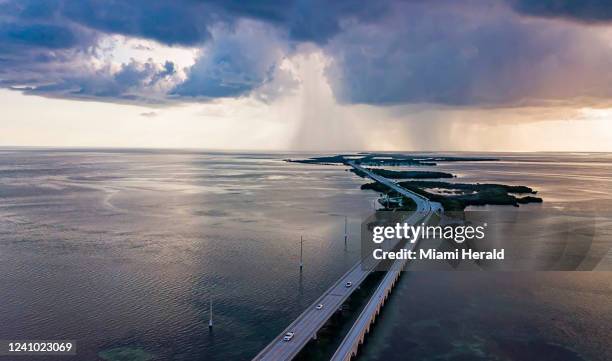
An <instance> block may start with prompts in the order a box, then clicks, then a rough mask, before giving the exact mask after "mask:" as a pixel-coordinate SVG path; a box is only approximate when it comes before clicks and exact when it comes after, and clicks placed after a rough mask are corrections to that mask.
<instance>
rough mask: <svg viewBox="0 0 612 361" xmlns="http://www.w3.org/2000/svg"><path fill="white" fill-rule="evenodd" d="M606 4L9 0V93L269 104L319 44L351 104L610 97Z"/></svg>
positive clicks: (3, 8)
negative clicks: (113, 51)
mask: <svg viewBox="0 0 612 361" xmlns="http://www.w3.org/2000/svg"><path fill="white" fill-rule="evenodd" d="M608 3H609V2H607V1H595V0H590V1H576V2H574V1H560V0H557V1H553V0H542V1H526V0H505V1H504V0H500V1H497V2H491V1H485V0H482V1H481V0H466V1H454V0H435V1H422V0H405V1H400V0H396V1H394V0H383V1H365V0H360V1H354V0H353V1H350V0H336V1H323V0H293V1H281V0H261V1H239V0H201V1H197V0H174V1H170V0H111V1H109V0H8V1H2V0H0V49H2V50H1V53H0V65H1V67H0V86H2V87H11V88H18V89H22V90H23V89H25V92H27V93H32V94H38V95H45V96H52V97H68V98H87V99H100V100H104V101H120V102H121V101H125V100H129V101H136V102H141V101H143V102H162V103H163V102H165V101H168V100H169V99H171V100H176V99H178V100H181V101H182V100H185V101H198V100H201V99H205V98H218V97H237V96H242V95H245V94H252V92H253V91H254V90H257V89H259V90H261V89H264V88H265V89H266V90H265V91H266V92H267V93H266V94H265V95H264V96H262V97H261V98H265V99H267V101H270V99H273V98H274V97H275V96H280V95H282V94H283V92H284V91H285V90H286V89H290V88H291V87H292V86H295V84H296V79H294V78H293V77H292V76H291V75H289V74H288V73H287V72H285V71H283V69H281V63H282V62H283V59H285V58H286V57H288V56H291V55H292V54H294V53H295V52H297V51H300V50H299V49H300V47H299V46H298V45H299V44H300V43H303V42H312V43H315V44H316V45H317V46H318V47H319V48H320V49H323V51H324V52H325V54H326V55H327V56H328V57H329V58H330V59H331V61H332V63H331V65H330V66H329V67H328V69H327V73H326V74H327V76H328V79H329V81H330V84H331V85H332V88H333V91H334V95H335V96H336V97H337V98H338V99H339V100H340V101H343V102H346V103H367V104H375V105H386V104H411V103H433V104H443V105H453V106H454V105H462V106H483V105H484V106H498V105H504V106H506V105H520V104H525V103H533V102H536V101H545V102H551V101H554V102H568V101H573V100H575V99H577V98H584V97H588V98H609V97H611V96H612V85H611V84H612V79H610V77H609V76H608V75H607V74H608V71H607V69H609V68H610V67H611V66H612V61H611V60H610V59H612V53H611V52H610V51H609V50H608V48H609V47H608V46H607V45H606V41H605V39H603V38H602V37H601V36H598V35H596V34H595V33H594V32H593V31H592V29H590V27H589V26H587V25H585V24H584V23H590V22H604V21H607V20H608V19H610V15H611V11H612V10H611V9H612V5H608ZM526 15H528V16H526ZM550 17H553V18H556V17H562V18H568V19H575V20H579V21H580V22H581V24H580V25H578V24H576V23H572V22H566V21H550V20H549V19H548V18H550ZM245 24H246V25H245ZM109 34H120V35H123V36H126V37H138V38H144V39H150V40H155V41H157V42H159V43H161V44H164V45H169V46H190V47H198V48H201V49H203V51H202V54H201V56H200V57H199V58H198V59H196V61H195V64H194V65H193V66H192V67H191V68H189V69H186V70H183V69H176V65H175V64H174V63H172V62H166V63H165V64H163V63H162V64H155V63H153V62H152V61H145V62H136V61H131V62H129V63H126V64H122V65H120V66H117V65H116V64H115V65H114V66H111V65H110V64H104V62H105V61H108V59H106V60H103V59H100V57H99V54H98V52H99V50H100V49H99V43H100V39H101V38H103V37H104V36H106V35H109ZM101 62H102V63H103V64H102V65H100V63H101ZM94 65H95V66H94ZM177 73H181V74H185V75H186V78H185V79H184V78H181V77H180V76H177ZM279 79H280V83H282V84H280V85H279V86H277V85H278V84H276V85H274V86H273V85H272V84H275V83H278V82H279Z"/></svg>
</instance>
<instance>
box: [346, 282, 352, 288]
mask: <svg viewBox="0 0 612 361" xmlns="http://www.w3.org/2000/svg"><path fill="white" fill-rule="evenodd" d="M352 285H353V282H347V283H345V284H344V287H346V288H349V287H351V286H352Z"/></svg>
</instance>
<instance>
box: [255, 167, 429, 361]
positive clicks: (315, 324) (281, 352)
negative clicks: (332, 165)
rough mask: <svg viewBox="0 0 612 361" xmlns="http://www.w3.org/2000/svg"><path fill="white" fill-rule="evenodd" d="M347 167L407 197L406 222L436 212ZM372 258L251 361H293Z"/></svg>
mask: <svg viewBox="0 0 612 361" xmlns="http://www.w3.org/2000/svg"><path fill="white" fill-rule="evenodd" d="M348 165H350V166H351V167H353V168H355V169H358V170H360V171H362V172H364V173H365V174H367V175H368V176H369V177H370V178H372V179H374V180H375V181H377V182H380V183H382V184H384V185H386V186H388V187H389V188H392V189H394V190H396V191H397V192H398V193H401V194H403V195H405V196H406V197H410V198H411V199H413V200H414V201H415V203H416V204H417V210H416V211H415V212H414V213H413V214H412V215H411V216H410V217H409V218H408V219H406V222H408V223H412V224H416V223H418V222H420V221H421V220H423V219H424V218H425V217H428V216H429V215H430V214H431V213H432V212H433V211H434V210H435V209H436V206H435V205H434V206H432V202H429V200H427V198H425V197H423V196H421V195H418V194H416V193H413V192H410V191H409V190H407V189H404V188H402V187H400V186H398V185H397V184H396V183H394V182H392V181H390V180H388V179H387V178H384V177H381V176H378V175H376V174H374V173H372V172H370V171H369V170H367V169H364V168H362V167H361V166H359V165H356V164H354V163H352V162H349V163H348ZM396 245H397V243H393V244H386V245H385V246H384V247H383V248H384V249H386V250H391V249H393V248H394V247H395V246H396ZM378 262H380V261H376V260H374V259H373V258H366V259H365V260H361V261H359V262H357V263H356V264H355V265H354V266H353V267H351V268H350V269H349V270H348V271H347V272H346V273H345V274H344V275H343V276H342V277H340V279H338V281H336V282H335V283H334V284H333V285H332V286H331V287H330V288H328V289H327V291H325V292H324V293H323V294H322V295H321V296H320V297H319V298H318V299H317V300H316V301H315V302H313V304H312V305H310V306H308V308H306V310H305V311H304V312H302V313H301V314H300V315H299V316H298V317H297V318H296V319H295V320H294V321H293V322H292V323H291V324H290V325H289V326H287V327H286V328H285V329H284V330H283V332H281V333H280V334H279V335H278V336H276V337H275V338H274V340H272V342H270V343H269V344H268V345H267V346H266V347H265V348H264V349H263V350H261V352H259V354H257V356H255V358H253V360H254V361H264V360H265V361H286V360H291V359H293V358H294V357H295V356H296V355H297V354H298V353H299V352H300V351H301V350H302V348H304V346H306V344H307V343H308V342H310V340H312V339H315V338H316V334H317V332H318V331H319V330H320V329H321V327H323V325H325V323H327V321H328V320H329V319H330V318H331V316H332V315H333V314H334V313H335V312H336V311H337V310H338V309H339V308H340V307H341V306H342V304H343V303H344V302H345V301H346V300H347V298H348V297H349V296H350V295H351V294H352V293H353V291H354V290H355V289H357V288H358V287H359V285H361V283H362V282H363V280H365V278H366V277H367V276H368V275H369V274H370V272H371V270H372V269H374V268H375V266H376V265H377V263H378ZM347 282H351V283H352V286H351V287H346V286H345V285H346V283H347ZM319 304H322V305H323V308H322V309H316V306H317V305H319ZM287 332H293V333H294V336H293V338H292V339H291V340H290V341H284V340H283V337H284V336H285V334H286V333H287Z"/></svg>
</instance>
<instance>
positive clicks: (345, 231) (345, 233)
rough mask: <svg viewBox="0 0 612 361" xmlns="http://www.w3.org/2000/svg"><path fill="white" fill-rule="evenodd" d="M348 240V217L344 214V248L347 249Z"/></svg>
mask: <svg viewBox="0 0 612 361" xmlns="http://www.w3.org/2000/svg"><path fill="white" fill-rule="evenodd" d="M346 241H348V218H347V217H346V216H344V248H345V249H346Z"/></svg>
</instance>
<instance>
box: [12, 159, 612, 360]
mask: <svg viewBox="0 0 612 361" xmlns="http://www.w3.org/2000/svg"><path fill="white" fill-rule="evenodd" d="M306 156H309V155H308V154H278V153H273V154H264V153H231V152H228V153H222V152H217V153H210V152H195V151H165V150H164V151H154V150H108V149H7V148H4V149H0V290H1V295H0V339H75V340H77V349H78V356H76V357H74V358H71V359H76V360H100V359H104V358H106V359H112V358H113V357H114V359H120V358H119V357H118V356H116V355H117V354H119V353H120V352H124V353H126V354H132V355H134V356H132V358H131V359H141V360H146V359H155V360H247V359H250V358H251V357H253V356H254V355H255V354H256V353H257V352H258V351H259V350H260V349H261V348H262V347H263V346H265V345H266V344H267V342H268V341H269V340H270V339H271V338H272V337H273V336H275V335H276V334H277V333H278V332H280V331H281V330H282V329H283V328H284V327H285V326H286V325H287V324H288V323H289V322H291V320H292V319H293V318H294V317H295V316H297V315H298V314H299V313H300V312H301V311H302V310H303V309H304V307H306V306H307V305H309V304H310V303H311V302H312V301H314V299H316V298H317V297H318V296H319V295H320V293H321V292H322V291H324V290H325V289H326V288H327V286H328V285H330V284H331V283H333V282H334V280H335V279H336V278H337V277H338V276H339V275H341V274H342V273H343V272H344V270H346V269H347V268H349V267H350V266H351V265H352V264H353V263H354V262H355V261H356V260H357V259H358V257H359V227H360V222H361V220H362V219H364V218H365V217H367V216H368V215H369V214H370V213H371V212H372V211H373V208H374V207H375V198H376V194H375V193H373V192H368V191H361V190H359V185H360V184H362V183H363V182H364V180H362V179H360V178H358V177H356V176H355V175H353V174H352V173H349V172H346V170H345V168H344V167H342V166H323V165H304V164H297V163H287V162H284V161H283V160H284V159H285V158H289V157H291V158H302V157H306ZM501 156H502V157H503V161H502V162H486V163H451V164H445V165H441V166H440V167H438V169H440V170H443V171H451V172H453V173H457V174H458V175H459V178H458V179H457V180H458V181H459V180H467V181H481V182H483V181H500V182H504V183H509V184H524V185H528V186H532V187H534V188H535V189H537V190H539V191H540V192H539V194H540V195H541V196H542V197H543V198H544V200H545V202H544V203H543V204H542V205H530V206H528V207H530V208H533V207H555V209H587V208H589V209H596V210H598V209H607V210H611V209H612V206H611V205H612V177H611V175H612V157H611V156H610V155H607V154H522V155H501ZM606 207H607V208H606ZM345 216H346V217H347V218H348V220H349V231H350V232H349V233H350V238H349V243H348V245H347V247H346V248H345V246H344V241H343V233H344V217H345ZM610 229H612V227H610ZM608 230H609V229H608ZM602 232H606V228H605V227H603V231H602ZM604 236H605V235H604ZM300 237H303V238H304V264H305V267H304V270H303V272H301V273H300V272H299V269H298V263H299V244H300ZM610 276H611V273H609V272H583V273H556V272H554V273H541V274H533V273H529V274H508V273H505V274H503V275H501V276H500V275H498V274H488V273H479V274H469V273H461V274H459V273H443V272H441V273H407V274H405V275H404V277H402V279H401V282H400V283H399V285H398V288H397V292H394V295H393V297H392V298H391V300H390V303H389V304H388V307H386V308H385V312H384V313H383V314H382V318H381V319H380V320H379V321H380V322H378V323H377V325H376V328H375V329H374V331H373V333H372V334H371V337H369V338H368V341H367V343H366V347H364V349H363V352H362V354H361V356H360V358H361V359H364V360H366V359H367V360H372V359H377V357H382V356H383V355H384V357H385V358H384V359H385V360H386V359H389V360H393V359H397V360H405V359H414V360H428V359H432V360H473V359H479V358H478V357H480V358H481V359H494V358H492V357H489V356H487V355H497V356H499V358H498V359H500V360H528V359H534V358H535V359H537V358H539V359H552V358H543V357H544V356H550V355H559V356H558V357H557V356H555V357H557V358H555V360H609V359H612V357H611V356H609V355H610V350H611V345H612V339H611V337H612V336H611V335H612V332H611V331H612V329H611V327H612V326H611V325H612V277H610ZM211 298H212V300H213V319H214V322H215V326H214V328H213V330H212V332H211V331H209V329H208V320H209V300H210V299H211ZM534 352H535V353H534ZM497 356H495V357H497ZM0 359H2V358H1V357H0ZM20 359H22V360H27V359H28V358H27V357H20ZM49 359H51V360H52V359H53V358H49ZM55 359H62V360H63V359H67V358H65V357H61V358H59V357H58V358H55Z"/></svg>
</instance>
